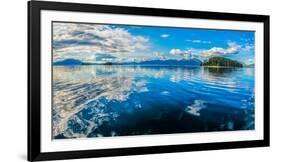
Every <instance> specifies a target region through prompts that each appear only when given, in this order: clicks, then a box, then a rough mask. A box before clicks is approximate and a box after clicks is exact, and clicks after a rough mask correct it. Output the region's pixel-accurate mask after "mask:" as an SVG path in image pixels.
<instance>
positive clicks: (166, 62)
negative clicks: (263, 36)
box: [54, 59, 202, 66]
mask: <svg viewBox="0 0 281 162" xmlns="http://www.w3.org/2000/svg"><path fill="white" fill-rule="evenodd" d="M201 64H202V62H201V61H200V60H198V59H189V60H184V59H183V60H175V59H170V60H149V61H142V62H106V63H89V62H82V61H80V60H76V59H65V60H62V61H57V62H54V65H61V66H75V65H170V66H171V65H173V66H185V65H186V66H201Z"/></svg>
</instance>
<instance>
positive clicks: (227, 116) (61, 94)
mask: <svg viewBox="0 0 281 162" xmlns="http://www.w3.org/2000/svg"><path fill="white" fill-rule="evenodd" d="M51 25H52V51H51V52H52V108H51V111H52V119H51V121H52V129H51V131H52V132H51V134H52V139H53V140H61V139H73V140H75V139H80V138H106V137H112V138H116V136H141V135H146V136H148V135H159V134H175V133H202V132H210V133H214V132H221V131H248V130H255V31H251V30H228V29H208V28H188V27H170V26H144V25H124V24H106V23H105V24H102V23H87V22H67V21H52V23H51ZM93 140H94V139H93Z"/></svg>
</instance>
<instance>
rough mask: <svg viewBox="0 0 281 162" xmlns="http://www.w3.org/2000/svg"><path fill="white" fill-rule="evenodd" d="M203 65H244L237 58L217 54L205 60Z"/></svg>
mask: <svg viewBox="0 0 281 162" xmlns="http://www.w3.org/2000/svg"><path fill="white" fill-rule="evenodd" d="M203 66H224V67H243V64H242V63H240V62H238V61H235V60H231V59H228V58H224V57H219V56H215V57H212V58H210V59H209V60H207V61H205V62H204V63H203Z"/></svg>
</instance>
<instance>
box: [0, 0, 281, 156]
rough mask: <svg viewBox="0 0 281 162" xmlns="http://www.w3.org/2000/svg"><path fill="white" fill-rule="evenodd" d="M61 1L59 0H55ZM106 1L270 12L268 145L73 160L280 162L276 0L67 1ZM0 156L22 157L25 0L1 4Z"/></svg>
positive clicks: (280, 32) (280, 30) (107, 0)
mask: <svg viewBox="0 0 281 162" xmlns="http://www.w3.org/2000/svg"><path fill="white" fill-rule="evenodd" d="M60 1H62V0H60ZM67 1H69V2H85V3H96V4H108V5H125V6H139V7H157V8H173V9H186V10H202V11H219V12H233V13H250V14H267V15H271V28H270V29H271V39H270V40H271V49H270V50H271V147H269V148H249V149H232V150H220V151H201V152H187V153H171V154H156V155H139V156H126V157H110V158H98V159H83V160H81V159H79V160H72V161H75V162H76V161H77V162H78V161H85V162H88V161H93V160H95V161H96V162H109V161H122V162H127V161H128V162H132V161H134V162H138V161H150V160H153V161H154V162H157V161H161V162H162V161H164V162H167V161H179V162H180V161H187V160H188V161H191V162H192V161H196V162H206V161H216V162H225V161H227V162H237V161H255V162H259V161H262V162H264V161H280V160H281V156H280V153H281V151H280V150H281V139H280V135H281V127H280V123H281V117H279V116H280V114H281V104H280V103H279V100H281V95H280V94H279V91H281V86H280V84H279V83H281V68H280V64H281V63H280V60H279V59H281V52H280V45H281V41H280V36H281V21H280V20H281V10H280V4H278V3H279V1H278V0H263V1H261V0H255V1H250V0H248V1H246V0H232V1H226V0H189V1H188V0H80V1H79V0H67ZM0 12H1V14H0V18H1V19H0V20H1V21H0V22H1V25H0V29H1V30H0V33H1V34H0V45H1V46H0V47H1V48H0V49H1V52H0V60H1V63H0V77H1V79H0V83H1V84H0V95H1V96H0V101H1V102H0V132H1V133H0V161H3V162H4V161H11V162H19V161H25V160H26V139H27V135H26V134H27V1H26V0H5V1H1V5H0Z"/></svg>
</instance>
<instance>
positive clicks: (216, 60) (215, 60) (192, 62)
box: [54, 56, 254, 67]
mask: <svg viewBox="0 0 281 162" xmlns="http://www.w3.org/2000/svg"><path fill="white" fill-rule="evenodd" d="M54 65H57V66H76V65H158V66H218V67H219V66H223V67H243V66H244V65H243V64H242V63H240V62H238V61H235V60H231V59H228V58H224V57H218V56H215V57H211V58H209V59H208V60H206V61H205V62H202V61H200V60H199V59H188V60H187V59H182V60H176V59H169V60H149V61H142V62H106V63H89V62H82V61H80V60H77V59H65V60H62V61H57V62H54ZM253 66H254V65H250V66H245V67H253Z"/></svg>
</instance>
